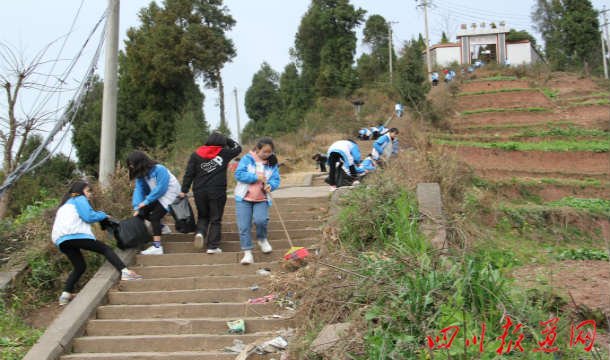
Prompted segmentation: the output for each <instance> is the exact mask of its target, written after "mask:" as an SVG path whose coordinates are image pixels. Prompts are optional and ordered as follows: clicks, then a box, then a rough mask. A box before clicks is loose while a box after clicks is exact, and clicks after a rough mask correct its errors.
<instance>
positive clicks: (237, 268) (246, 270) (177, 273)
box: [133, 255, 279, 281]
mask: <svg viewBox="0 0 610 360" xmlns="http://www.w3.org/2000/svg"><path fill="white" fill-rule="evenodd" d="M149 256H156V255H149ZM133 269H134V270H136V271H137V272H138V274H140V275H142V276H144V278H146V279H155V278H157V279H158V278H182V277H192V276H206V275H213V276H227V275H229V276H236V275H255V274H256V271H257V270H258V269H270V270H271V271H277V270H278V269H279V263H278V262H259V263H256V262H255V263H254V264H251V265H242V264H239V263H235V264H216V265H169V266H142V267H138V266H135V267H133ZM136 281H137V280H136Z"/></svg>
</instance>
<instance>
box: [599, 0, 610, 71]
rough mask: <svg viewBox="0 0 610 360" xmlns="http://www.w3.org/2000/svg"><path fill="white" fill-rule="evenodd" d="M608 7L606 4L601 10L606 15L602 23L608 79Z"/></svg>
mask: <svg viewBox="0 0 610 360" xmlns="http://www.w3.org/2000/svg"><path fill="white" fill-rule="evenodd" d="M608 11H609V10H608V9H606V5H604V10H602V11H601V13H602V14H603V15H604V23H603V24H602V26H603V30H602V54H603V56H604V58H603V61H604V77H605V78H606V79H608V64H607V62H608V57H607V56H606V51H609V50H608V43H609V42H610V38H608ZM604 34H605V35H606V36H605V42H606V47H605V48H604Z"/></svg>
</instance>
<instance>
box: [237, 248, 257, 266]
mask: <svg viewBox="0 0 610 360" xmlns="http://www.w3.org/2000/svg"><path fill="white" fill-rule="evenodd" d="M240 262H241V264H242V265H250V264H253V263H254V256H252V250H244V257H243V258H242V259H241V261H240Z"/></svg>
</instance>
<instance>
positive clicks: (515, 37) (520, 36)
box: [506, 29, 536, 47]
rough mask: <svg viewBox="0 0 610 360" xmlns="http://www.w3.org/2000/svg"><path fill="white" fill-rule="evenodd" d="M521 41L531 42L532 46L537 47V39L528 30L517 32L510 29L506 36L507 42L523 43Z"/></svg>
mask: <svg viewBox="0 0 610 360" xmlns="http://www.w3.org/2000/svg"><path fill="white" fill-rule="evenodd" d="M521 40H529V42H530V43H531V44H532V46H534V47H535V46H536V38H535V37H534V36H533V35H532V34H530V33H529V32H527V30H519V31H517V30H515V29H510V30H509V31H508V34H507V35H506V41H521Z"/></svg>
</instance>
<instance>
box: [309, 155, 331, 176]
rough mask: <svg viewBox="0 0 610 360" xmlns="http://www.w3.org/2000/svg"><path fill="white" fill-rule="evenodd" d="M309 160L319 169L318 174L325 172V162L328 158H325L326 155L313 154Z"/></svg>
mask: <svg viewBox="0 0 610 360" xmlns="http://www.w3.org/2000/svg"><path fill="white" fill-rule="evenodd" d="M311 158H312V160H315V162H316V163H317V164H318V166H319V167H320V172H326V162H327V161H328V158H327V157H326V155H323V154H315V155H314V156H312V157H311Z"/></svg>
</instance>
